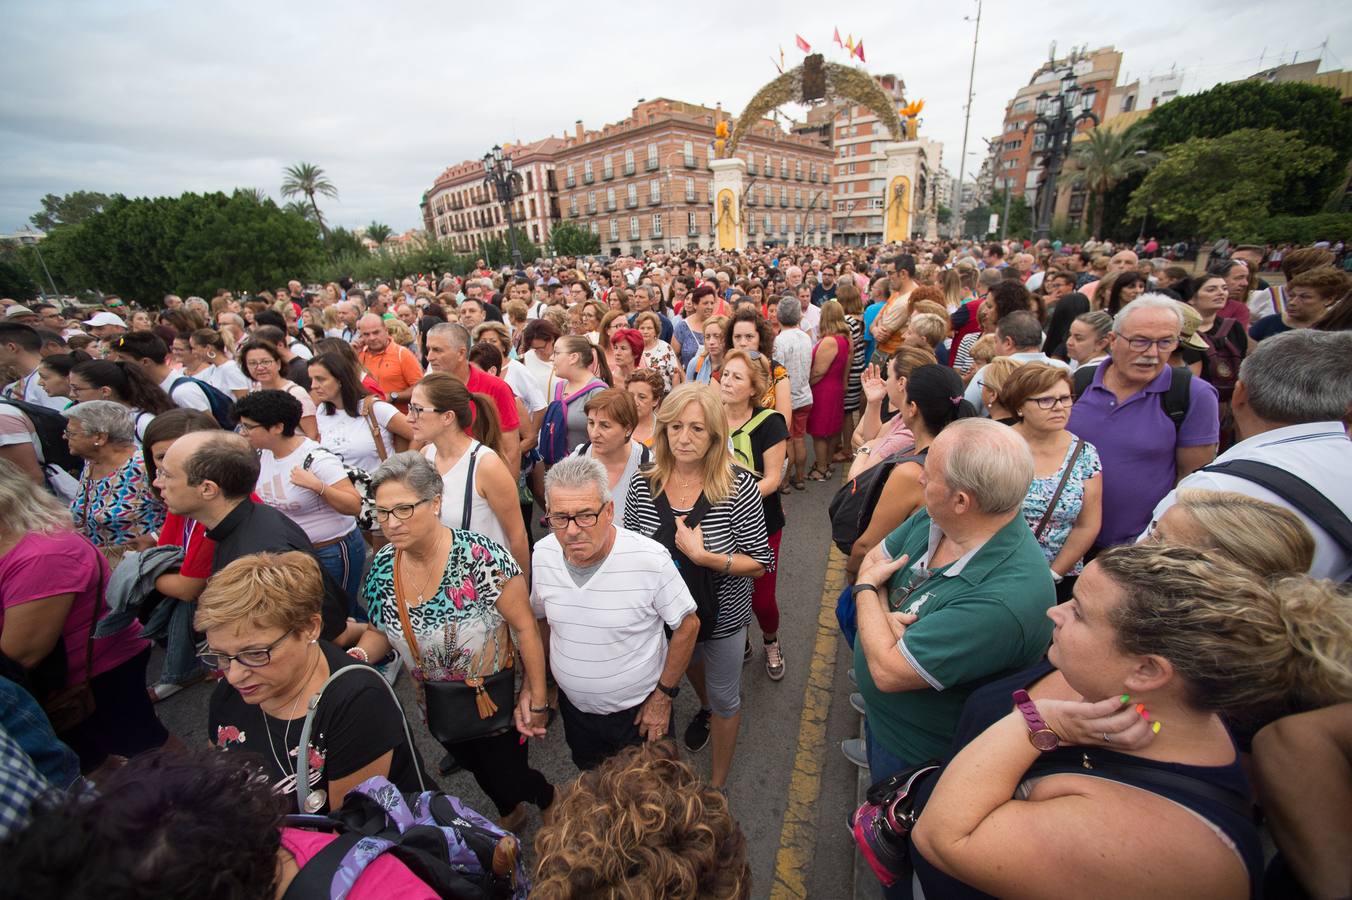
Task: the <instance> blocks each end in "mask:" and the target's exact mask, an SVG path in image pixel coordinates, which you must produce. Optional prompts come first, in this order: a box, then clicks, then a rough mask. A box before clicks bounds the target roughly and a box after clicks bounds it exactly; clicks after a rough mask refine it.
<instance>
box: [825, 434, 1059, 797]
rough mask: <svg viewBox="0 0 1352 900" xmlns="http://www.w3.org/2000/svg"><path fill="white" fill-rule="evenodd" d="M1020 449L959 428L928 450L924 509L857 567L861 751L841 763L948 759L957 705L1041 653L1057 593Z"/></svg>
mask: <svg viewBox="0 0 1352 900" xmlns="http://www.w3.org/2000/svg"><path fill="white" fill-rule="evenodd" d="M1032 479H1033V458H1032V456H1031V454H1030V453H1029V452H1028V447H1027V445H1026V444H1025V443H1024V442H1023V439H1022V438H1020V437H1019V436H1018V435H1017V434H1015V433H1014V431H1012V430H1011V429H1009V428H1007V427H1005V426H1004V425H1000V424H997V423H995V422H992V421H990V420H989V419H962V420H959V421H957V422H954V423H953V424H952V425H949V426H948V427H947V428H945V429H944V430H943V432H942V433H941V434H940V435H939V437H938V438H936V439H935V441H934V443H933V444H932V445H931V446H930V451H929V456H928V458H927V459H926V461H925V471H924V475H923V477H922V480H921V483H922V486H923V489H924V495H925V508H923V509H921V510H920V511H919V512H917V513H916V514H915V515H913V516H911V517H910V518H909V519H907V520H906V521H905V522H903V523H902V524H901V526H900V527H899V528H897V530H896V531H894V532H892V533H891V534H890V535H888V536H887V537H886V538H885V539H884V540H883V541H882V542H881V543H880V544H879V545H878V546H877V547H874V548H873V550H871V551H870V552H869V554H868V556H866V557H865V558H864V562H863V564H862V565H861V566H860V572H859V580H858V582H857V583H856V584H855V588H854V590H855V598H856V603H857V607H858V613H857V618H858V629H859V631H858V636H857V638H856V639H855V643H854V671H855V675H856V677H857V678H858V681H859V691H860V693H861V694H863V695H864V706H865V708H866V709H867V710H868V715H867V723H866V724H867V728H866V731H867V736H868V738H867V745H866V747H861V746H859V744H860V743H862V742H858V741H856V742H854V744H851V742H849V741H847V742H846V743H845V745H843V746H842V749H843V750H844V751H845V755H846V756H848V757H850V758H851V759H852V760H854V761H855V762H857V763H860V764H863V763H864V758H863V753H861V751H865V752H866V754H867V765H868V767H869V769H870V775H871V777H872V778H873V779H874V780H875V781H878V780H881V779H883V778H886V777H888V776H889V775H893V774H895V773H896V772H899V771H901V770H902V769H905V768H907V767H908V766H912V765H915V764H917V763H922V762H925V761H926V760H929V759H937V758H941V757H943V756H944V754H945V753H946V752H947V751H948V748H949V744H950V742H951V741H952V739H953V733H954V731H955V730H956V728H957V724H958V716H959V715H960V714H961V712H962V706H963V703H964V702H965V701H966V700H967V697H968V695H969V694H971V692H972V691H973V690H975V689H976V688H978V687H980V686H981V685H983V684H985V683H987V682H989V681H993V680H995V679H997V678H1001V677H1003V676H1005V675H1010V674H1013V673H1015V672H1018V671H1020V670H1022V669H1025V668H1027V667H1029V666H1031V665H1033V664H1034V663H1036V662H1037V661H1038V660H1039V659H1041V658H1042V655H1043V654H1044V653H1045V652H1046V650H1047V646H1048V644H1049V643H1050V641H1051V634H1052V623H1051V620H1050V619H1048V617H1047V610H1048V609H1050V608H1051V607H1052V606H1053V605H1055V603H1056V590H1055V587H1054V585H1053V583H1052V577H1051V571H1050V570H1049V569H1048V568H1047V560H1046V557H1044V556H1043V555H1042V551H1041V549H1040V548H1039V547H1038V544H1037V541H1036V540H1035V539H1034V538H1033V533H1032V531H1031V530H1030V529H1029V528H1028V524H1027V523H1026V522H1025V521H1024V518H1023V499H1024V496H1025V495H1026V494H1027V493H1028V486H1029V484H1030V483H1031V481H1032Z"/></svg>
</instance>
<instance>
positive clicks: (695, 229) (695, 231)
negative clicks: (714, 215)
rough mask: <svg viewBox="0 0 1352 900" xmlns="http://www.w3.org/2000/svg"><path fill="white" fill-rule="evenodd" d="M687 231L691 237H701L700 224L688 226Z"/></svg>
mask: <svg viewBox="0 0 1352 900" xmlns="http://www.w3.org/2000/svg"><path fill="white" fill-rule="evenodd" d="M685 233H686V235H688V236H689V237H699V226H698V225H691V226H690V227H688V228H686V230H685Z"/></svg>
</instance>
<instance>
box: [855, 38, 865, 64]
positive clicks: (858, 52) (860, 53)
mask: <svg viewBox="0 0 1352 900" xmlns="http://www.w3.org/2000/svg"><path fill="white" fill-rule="evenodd" d="M854 55H855V56H857V57H859V61H860V62H864V39H863V38H860V39H859V43H857V44H855V45H854Z"/></svg>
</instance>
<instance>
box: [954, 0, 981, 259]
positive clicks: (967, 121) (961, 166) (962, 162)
mask: <svg viewBox="0 0 1352 900" xmlns="http://www.w3.org/2000/svg"><path fill="white" fill-rule="evenodd" d="M964 18H965V17H964ZM980 39H981V0H976V29H975V31H973V33H972V66H971V68H970V69H969V70H968V72H967V114H966V115H965V116H963V119H962V155H961V156H960V157H959V158H958V203H957V207H958V208H957V213H956V217H957V220H958V236H959V237H961V236H962V231H963V228H962V225H963V221H962V179H963V176H964V175H965V174H966V172H967V128H968V126H969V125H971V124H972V86H973V83H974V82H975V81H976V44H977V41H979V40H980Z"/></svg>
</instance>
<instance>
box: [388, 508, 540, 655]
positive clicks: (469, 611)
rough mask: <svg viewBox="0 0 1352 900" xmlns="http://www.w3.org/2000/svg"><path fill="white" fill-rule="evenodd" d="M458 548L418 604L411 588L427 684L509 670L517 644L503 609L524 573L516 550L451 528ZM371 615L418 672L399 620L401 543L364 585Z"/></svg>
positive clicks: (409, 600) (411, 614)
mask: <svg viewBox="0 0 1352 900" xmlns="http://www.w3.org/2000/svg"><path fill="white" fill-rule="evenodd" d="M452 536H453V537H452V542H451V552H450V555H449V557H448V559H447V562H446V571H445V572H444V573H443V574H442V576H441V582H440V584H439V585H438V586H437V589H436V592H435V593H434V594H433V595H432V596H431V597H428V598H427V599H426V600H425V601H424V602H422V603H418V602H417V597H416V596H414V595H412V593H411V591H410V589H409V585H408V584H405V585H404V593H405V596H404V604H405V605H406V606H408V618H409V625H410V627H411V628H412V629H413V635H414V638H415V639H416V640H417V642H418V653H419V655H420V656H421V657H422V665H423V671H422V673H421V676H419V675H415V676H414V677H415V678H421V680H424V681H463V680H465V678H466V676H470V677H475V678H487V677H488V676H490V675H495V674H497V673H498V672H499V671H501V670H502V669H503V668H505V667H506V665H507V662H508V660H509V659H511V653H512V641H511V634H510V629H508V627H507V621H506V620H505V619H504V618H503V617H502V614H501V613H499V612H498V607H497V602H498V597H499V596H500V595H501V594H502V587H503V585H505V584H506V583H507V582H508V581H510V580H511V579H512V578H515V577H516V576H517V575H520V574H521V567H520V566H518V565H517V563H516V560H515V559H513V558H512V554H511V553H510V552H509V551H508V550H507V548H506V547H503V546H502V545H501V544H498V543H496V542H495V541H493V540H491V539H489V538H487V537H484V536H483V535H482V534H478V533H476V532H472V531H463V530H461V529H458V528H455V529H452ZM362 594H363V595H364V596H365V597H366V604H367V607H366V609H367V613H368V614H369V615H370V618H371V624H373V625H375V626H376V627H377V628H378V629H380V631H381V632H382V633H383V634H384V635H385V637H386V638H388V639H389V641H390V644H391V645H392V646H393V647H394V649H395V650H396V651H397V652H398V653H399V655H400V656H402V657H403V659H404V664H405V665H407V666H408V667H409V671H410V672H413V670H414V661H413V653H412V651H411V650H410V649H409V646H408V641H407V640H406V639H405V638H404V629H403V626H402V625H401V624H400V622H399V604H398V603H397V602H396V600H395V595H394V546H393V545H390V544H387V545H386V546H384V547H381V548H380V550H378V551H377V552H376V555H375V560H374V561H373V562H372V563H371V570H370V572H368V573H367V575H366V581H365V583H364V584H363V586H362Z"/></svg>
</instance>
